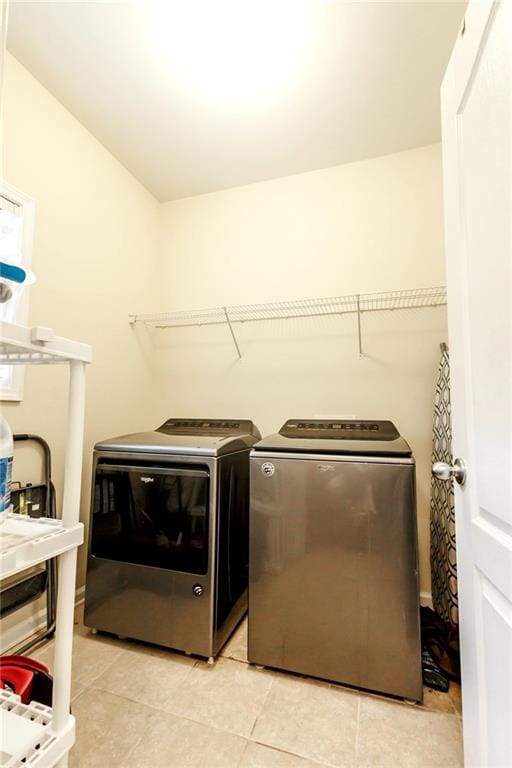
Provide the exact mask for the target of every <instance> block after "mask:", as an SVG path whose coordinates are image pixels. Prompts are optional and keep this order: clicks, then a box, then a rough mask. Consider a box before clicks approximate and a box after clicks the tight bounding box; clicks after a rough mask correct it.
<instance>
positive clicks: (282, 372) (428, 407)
mask: <svg viewBox="0 0 512 768" xmlns="http://www.w3.org/2000/svg"><path fill="white" fill-rule="evenodd" d="M160 255H161V269H160V275H159V284H160V288H161V292H160V297H159V300H158V303H157V304H156V305H155V306H154V307H153V309H154V310H155V311H156V310H161V311H165V310H166V309H188V308H204V307H212V306H222V305H236V304H246V303H253V302H256V303H257V302H267V301H278V300H294V299H301V298H313V297H322V296H337V295H345V294H351V293H356V292H370V291H383V290H395V289H400V288H415V287H427V286H437V285H443V284H444V282H445V274H444V257H443V220H442V182H441V150H440V146H439V145H432V146H427V147H422V148H419V149H414V150H410V151H406V152H401V153H399V154H395V155H389V156H385V157H379V158H376V159H371V160H365V161H363V162H357V163H353V164H349V165H343V166H337V167H333V168H327V169H325V170H320V171H313V172H310V173H303V174H299V175H296V176H290V177H287V178H281V179H275V180H271V181H267V182H262V183H258V184H251V185H248V186H244V187H239V188H236V189H228V190H225V191H221V192H216V193H212V194H207V195H202V196H198V197H193V198H188V199H183V200H177V201H173V202H169V203H166V204H164V205H162V206H161V210H160ZM140 308H141V303H140V302H138V304H137V307H136V308H134V311H137V310H139V311H140ZM235 330H236V333H237V336H238V340H239V345H240V348H241V352H242V358H241V359H240V360H239V359H238V358H237V355H236V351H235V348H234V345H233V343H232V341H231V337H230V334H229V330H228V328H227V327H225V326H219V327H204V326H202V327H194V328H182V329H167V330H154V331H152V332H151V336H152V345H153V349H154V354H155V358H156V360H157V361H158V365H159V370H160V378H161V383H162V388H163V400H162V403H161V410H160V415H159V418H160V420H163V419H164V418H165V417H168V416H189V417H203V416H204V417H206V416H209V417H229V418H232V417H247V418H252V419H253V420H254V421H255V423H256V424H257V425H258V427H259V428H260V430H261V431H262V433H269V432H273V431H275V430H277V429H279V427H280V426H281V424H282V423H283V422H284V420H285V419H287V418H290V417H314V416H329V417H335V416H341V417H355V418H361V419H363V418H370V419H371V418H379V419H391V420H392V421H394V422H395V423H396V425H397V427H398V428H399V430H400V431H401V432H402V434H403V435H404V436H405V437H406V438H407V440H408V441H409V442H410V443H411V445H412V448H413V450H414V454H415V456H416V460H417V480H418V521H419V541H420V580H421V589H422V590H423V591H424V592H430V569H429V492H430V451H431V431H432V403H433V392H434V382H435V374H436V365H437V360H438V356H439V343H440V342H441V341H445V340H446V335H447V328H446V312H445V308H444V307H439V308H433V309H422V310H412V311H402V312H394V313H389V314H381V313H375V314H368V315H365V316H364V317H363V345H364V356H363V357H362V358H359V355H358V349H357V335H356V325H355V318H354V317H352V316H345V317H342V318H340V317H338V318H336V317H334V318H333V317H323V318H310V319H296V320H280V321H269V322H261V323H249V324H245V325H237V326H236V329H235Z"/></svg>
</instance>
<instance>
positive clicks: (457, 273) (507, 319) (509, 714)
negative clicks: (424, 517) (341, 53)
mask: <svg viewBox="0 0 512 768" xmlns="http://www.w3.org/2000/svg"><path fill="white" fill-rule="evenodd" d="M442 117H443V163H444V192H445V229H446V250H447V273H448V311H449V339H450V358H451V363H452V372H451V373H452V408H453V449H454V456H456V457H461V458H463V459H464V461H465V463H466V466H467V478H466V483H465V484H464V485H463V486H460V485H456V486H455V508H456V532H457V567H458V590H459V608H460V611H459V613H460V640H461V662H462V695H463V714H464V753H465V763H466V765H468V766H475V767H476V766H479V767H480V766H507V767H508V768H509V766H510V765H512V739H511V729H510V722H512V700H511V690H512V686H511V681H512V669H511V661H510V658H511V648H512V484H511V477H512V445H511V435H512V372H511V350H512V314H511V312H512V305H511V295H512V230H511V219H510V216H511V211H512V194H511V189H512V165H511V164H512V4H511V3H509V2H488V0H478V2H471V3H470V4H469V7H468V10H467V13H466V19H465V25H464V31H463V34H462V33H461V36H460V37H459V39H458V41H457V43H456V46H455V48H454V51H453V54H452V58H451V60H450V64H449V67H448V70H447V73H446V76H445V79H444V82H443V88H442Z"/></svg>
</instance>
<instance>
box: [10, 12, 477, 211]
mask: <svg viewBox="0 0 512 768" xmlns="http://www.w3.org/2000/svg"><path fill="white" fill-rule="evenodd" d="M464 10H465V4H464V3H461V2H455V3H450V2H439V3H438V2H386V1H381V2H372V3H367V2H342V1H341V0H271V1H270V0H236V2H235V0H132V2H116V3H111V2H49V3H47V2H19V3H18V2H14V3H12V4H11V6H10V17H9V31H8V49H9V50H10V52H11V53H12V54H13V55H14V56H15V57H16V58H17V59H18V60H19V61H20V62H21V63H22V64H23V65H24V66H25V67H27V69H28V70H29V71H30V72H32V74H33V75H34V76H35V77H36V78H37V79H38V80H39V81H40V82H41V83H42V84H43V85H44V86H45V87H46V88H47V89H48V90H49V91H50V92H51V93H52V94H53V95H54V96H55V97H56V98H57V99H58V100H59V101H60V102H61V103H62V104H63V105H64V106H65V107H66V108H67V109H69V110H70V112H72V113H73V114H74V115H75V116H76V117H77V118H78V119H79V120H80V121H81V122H82V123H83V124H84V125H85V126H86V127H87V128H88V129H89V130H90V131H91V133H93V134H94V136H96V137H97V138H98V139H99V141H101V142H102V143H103V144H104V146H105V147H107V148H108V149H109V150H110V152H112V154H113V155H115V157H117V158H118V159H119V160H120V162H121V163H122V164H123V165H124V166H126V168H128V169H129V170H130V171H131V173H133V175H134V176H136V178H138V179H139V180H140V181H141V182H142V183H143V184H144V185H145V186H146V187H147V189H149V190H150V191H151V192H152V193H153V194H154V195H155V196H156V197H157V198H158V199H159V200H162V201H165V200H171V199H177V198H182V197H188V196H191V195H198V194H202V193H205V192H211V191H214V190H219V189H226V188H228V187H234V186H239V185H243V184H249V183H251V182H255V181H262V180H265V179H271V178H277V177H280V176H287V175H290V174H295V173H301V172H303V171H310V170H315V169H318V168H325V167H328V166H332V165H338V164H341V163H349V162H353V161H356V160H362V159H365V158H370V157H376V156H378V155H385V154H389V153H393V152H399V151H402V150H405V149H410V148H413V147H418V146H423V145H426V144H431V143H434V142H437V141H439V139H440V116H439V87H440V84H441V80H442V76H443V72H444V70H445V68H446V65H447V62H448V58H449V54H450V51H451V48H452V47H453V44H454V41H455V38H456V36H457V32H458V28H459V26H460V23H461V20H462V16H463V13H464Z"/></svg>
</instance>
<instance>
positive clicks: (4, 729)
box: [0, 323, 92, 768]
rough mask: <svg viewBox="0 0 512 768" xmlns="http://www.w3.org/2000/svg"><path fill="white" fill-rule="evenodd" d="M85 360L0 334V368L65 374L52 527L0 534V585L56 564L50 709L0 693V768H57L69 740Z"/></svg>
mask: <svg viewBox="0 0 512 768" xmlns="http://www.w3.org/2000/svg"><path fill="white" fill-rule="evenodd" d="M91 359H92V352H91V348H90V347H89V346H88V345H87V344H82V343H80V342H76V341H71V340H69V339H64V338H62V337H60V336H56V335H55V334H54V332H53V331H52V330H51V329H50V328H43V327H41V326H37V327H34V328H25V327H24V326H20V325H13V324H11V323H2V324H1V327H0V364H2V365H52V364H61V365H66V366H68V367H69V399H68V426H67V446H66V460H65V471H64V494H63V502H62V517H61V519H60V520H49V519H36V518H28V517H26V516H25V515H17V514H10V515H8V517H7V519H6V520H5V522H4V523H3V525H2V526H1V527H0V578H2V579H3V578H5V577H7V576H10V575H12V574H15V573H18V572H20V571H23V570H25V569H26V568H30V567H31V566H33V565H37V564H38V563H40V562H42V561H43V560H48V559H50V558H53V557H57V558H58V573H59V586H58V593H57V625H56V633H55V651H54V668H53V701H52V707H51V708H50V707H44V706H42V705H41V704H38V703H36V702H31V703H30V704H28V705H26V704H23V703H21V701H20V698H19V697H18V696H16V695H15V694H12V693H9V692H7V691H0V754H1V757H2V760H1V764H2V768H28V767H29V766H30V768H51V767H52V766H56V765H58V766H59V768H65V767H66V766H67V763H68V752H69V750H70V749H71V747H72V746H73V743H74V740H75V720H74V718H73V716H72V715H71V714H70V700H71V658H72V649H73V612H74V600H75V576H76V556H77V549H78V547H79V546H80V544H81V543H82V542H83V525H82V523H80V522H79V512H80V483H81V476H82V453H83V435H84V412H85V370H86V366H87V365H88V363H90V362H91Z"/></svg>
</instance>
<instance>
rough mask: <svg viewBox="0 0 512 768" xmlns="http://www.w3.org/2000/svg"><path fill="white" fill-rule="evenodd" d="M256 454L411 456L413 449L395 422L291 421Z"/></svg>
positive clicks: (265, 440) (260, 443)
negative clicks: (267, 452) (269, 452)
mask: <svg viewBox="0 0 512 768" xmlns="http://www.w3.org/2000/svg"><path fill="white" fill-rule="evenodd" d="M254 448H255V450H261V451H265V450H274V451H283V452H284V451H290V452H301V453H339V454H351V455H358V456H376V455H377V456H411V455H412V451H411V448H410V446H409V445H408V444H407V442H406V441H405V440H404V438H403V437H401V436H400V433H399V432H398V430H397V428H396V427H395V425H394V424H393V423H392V422H391V421H382V420H375V421H370V420H343V421H342V420H337V419H288V421H286V422H285V424H283V426H282V427H281V429H280V430H279V432H278V434H276V435H270V436H269V437H264V438H263V440H261V441H260V442H259V443H257V444H256V445H255V446H254Z"/></svg>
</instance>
